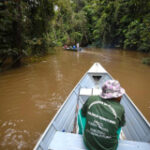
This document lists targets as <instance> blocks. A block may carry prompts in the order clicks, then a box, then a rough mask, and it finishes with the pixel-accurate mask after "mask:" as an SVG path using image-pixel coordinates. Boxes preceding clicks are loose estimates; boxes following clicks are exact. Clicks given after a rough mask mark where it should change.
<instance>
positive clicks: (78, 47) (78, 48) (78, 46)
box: [77, 43, 80, 51]
mask: <svg viewBox="0 0 150 150" xmlns="http://www.w3.org/2000/svg"><path fill="white" fill-rule="evenodd" d="M77 50H78V51H79V50H80V45H79V43H77Z"/></svg>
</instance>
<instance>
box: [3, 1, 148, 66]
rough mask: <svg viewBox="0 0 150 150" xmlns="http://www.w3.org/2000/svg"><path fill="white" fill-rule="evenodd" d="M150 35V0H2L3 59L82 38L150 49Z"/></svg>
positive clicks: (39, 52) (96, 43) (15, 60)
mask: <svg viewBox="0 0 150 150" xmlns="http://www.w3.org/2000/svg"><path fill="white" fill-rule="evenodd" d="M149 41H150V1H147V0H130V1H127V0H109V1H108V0H82V1H81V0H71V1H70V0H56V1H53V0H36V1H34V0H32V1H31V0H17V1H10V0H2V1H0V65H3V63H4V62H5V61H6V60H7V59H8V58H12V60H13V63H19V62H20V60H21V58H22V57H23V56H25V55H27V56H30V55H43V54H46V53H48V51H49V49H50V47H54V46H63V45H64V44H68V45H73V44H76V43H77V42H79V43H80V45H82V46H86V45H94V46H98V47H120V48H125V49H134V50H139V51H144V52H150V42H149Z"/></svg>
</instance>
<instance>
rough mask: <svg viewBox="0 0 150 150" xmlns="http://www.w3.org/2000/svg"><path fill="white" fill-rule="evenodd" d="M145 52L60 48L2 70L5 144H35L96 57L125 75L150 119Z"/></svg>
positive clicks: (0, 139)
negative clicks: (38, 60)
mask: <svg viewBox="0 0 150 150" xmlns="http://www.w3.org/2000/svg"><path fill="white" fill-rule="evenodd" d="M144 55H145V54H141V53H139V52H133V51H119V50H114V49H107V50H104V49H85V50H83V51H82V52H71V51H64V50H63V49H61V48H60V49H57V53H56V54H55V55H51V56H47V57H46V58H45V60H44V61H41V62H38V63H35V64H29V65H27V66H24V67H22V68H18V69H14V70H9V71H7V72H4V73H1V74H0V133H1V134H0V149H3V150H6V149H23V150H25V149H27V150H28V149H33V147H34V145H35V143H36V142H37V140H38V138H39V137H40V135H41V134H42V133H43V131H44V130H45V128H46V126H47V125H48V123H49V122H50V120H51V119H52V117H53V116H54V115H55V113H56V111H57V110H58V109H59V108H60V106H61V105H62V103H63V102H64V100H65V99H66V97H67V96H68V94H69V93H70V92H71V90H72V89H73V87H74V86H75V85H76V84H77V82H78V81H79V80H80V78H81V77H82V76H83V75H84V73H85V72H86V71H87V70H88V69H89V68H90V67H91V65H92V64H93V63H94V62H100V63H101V64H102V65H103V66H104V67H105V68H106V70H107V71H108V72H110V73H111V74H112V76H113V77H114V78H116V79H117V80H119V81H120V82H121V84H122V86H123V87H124V88H125V89H126V91H127V93H128V95H129V96H130V97H131V98H132V100H133V101H134V103H135V104H136V105H137V106H138V108H139V109H140V110H141V111H142V113H143V114H144V115H145V117H146V118H147V119H148V120H150V113H149V109H150V101H149V99H150V91H149V89H150V84H149V83H150V68H149V66H146V65H143V64H141V59H142V57H144Z"/></svg>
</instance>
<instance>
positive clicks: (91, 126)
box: [81, 80, 125, 150]
mask: <svg viewBox="0 0 150 150" xmlns="http://www.w3.org/2000/svg"><path fill="white" fill-rule="evenodd" d="M124 93H125V90H124V89H123V88H122V87H121V86H120V83H119V82H118V81H117V80H108V81H106V82H105V83H104V85H103V86H102V93H101V95H100V96H90V97H89V98H88V100H87V101H86V102H85V104H84V105H83V107H82V109H81V115H82V116H83V117H85V118H86V121H85V122H86V123H85V124H86V125H85V129H84V135H83V138H84V142H85V144H86V146H87V147H88V149H89V150H108V149H109V150H116V149H117V146H118V135H119V134H120V133H119V132H120V131H121V127H122V126H123V125H124V124H125V116H124V114H125V111H124V108H123V106H122V105H121V104H120V101H121V98H122V95H123V94H124ZM81 120H82V119H81Z"/></svg>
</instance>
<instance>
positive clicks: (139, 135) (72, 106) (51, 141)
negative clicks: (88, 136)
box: [34, 63, 150, 150]
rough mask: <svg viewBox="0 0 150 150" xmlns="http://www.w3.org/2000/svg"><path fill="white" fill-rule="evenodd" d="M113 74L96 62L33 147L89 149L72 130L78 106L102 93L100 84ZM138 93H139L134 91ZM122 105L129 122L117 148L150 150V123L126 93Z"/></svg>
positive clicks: (35, 149) (51, 149) (69, 149)
mask: <svg viewBox="0 0 150 150" xmlns="http://www.w3.org/2000/svg"><path fill="white" fill-rule="evenodd" d="M109 79H112V77H111V75H110V74H109V73H108V72H107V71H106V70H105V69H104V68H103V67H102V66H101V65H100V64H99V63H95V64H94V65H93V66H92V67H91V68H90V69H89V70H88V71H87V72H86V73H85V75H84V76H83V77H82V79H81V80H80V81H79V83H78V84H77V85H76V86H75V88H74V89H73V90H72V92H71V93H70V95H69V96H68V97H67V99H66V100H65V102H64V104H63V105H62V106H61V108H60V109H59V111H58V112H57V113H56V115H55V117H54V118H53V119H52V121H51V122H50V124H49V125H48V127H47V128H46V130H45V132H44V133H43V135H42V136H41V137H40V139H39V141H38V143H37V144H36V146H35V148H34V150H77V149H80V150H86V149H87V148H86V147H85V145H84V142H83V137H82V135H79V134H75V133H73V130H74V127H75V126H74V125H75V122H76V114H77V113H76V112H77V104H78V105H79V109H81V108H82V105H83V104H84V103H85V101H86V100H87V98H88V97H89V96H91V95H99V94H100V92H101V86H102V85H103V83H104V82H105V81H106V80H109ZM135 94H136V93H135ZM121 104H122V105H123V106H124V108H125V117H126V124H125V126H124V127H123V128H122V131H121V136H120V140H119V146H118V148H117V150H150V124H149V122H148V121H147V120H146V119H145V117H144V116H143V115H142V113H141V112H140V111H139V109H138V108H137V107H136V106H135V104H134V103H133V101H132V100H131V99H130V98H129V97H128V95H127V94H125V95H123V97H122V100H121Z"/></svg>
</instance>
